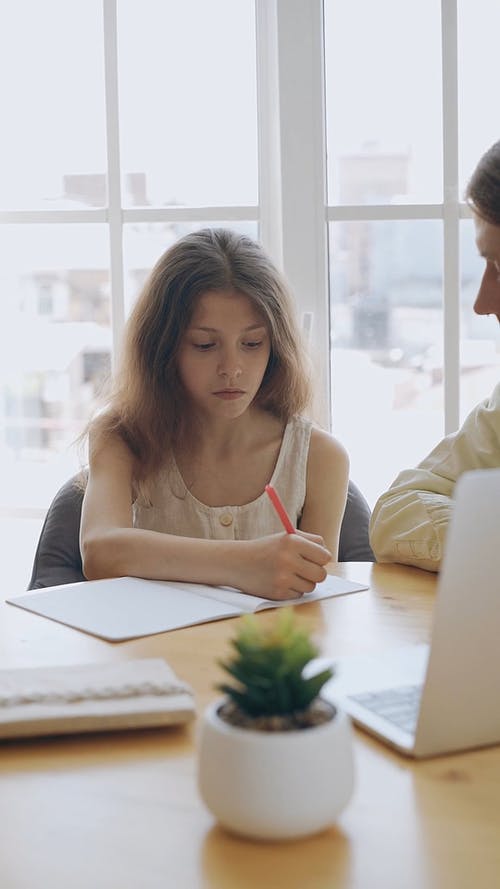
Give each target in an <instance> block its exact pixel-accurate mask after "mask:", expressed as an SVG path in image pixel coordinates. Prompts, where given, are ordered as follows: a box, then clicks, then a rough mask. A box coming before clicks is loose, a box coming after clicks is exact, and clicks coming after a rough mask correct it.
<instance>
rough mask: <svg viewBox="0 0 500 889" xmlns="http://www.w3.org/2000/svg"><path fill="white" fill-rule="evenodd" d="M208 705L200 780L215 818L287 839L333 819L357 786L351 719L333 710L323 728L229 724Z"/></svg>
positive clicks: (247, 831) (246, 831) (260, 835)
mask: <svg viewBox="0 0 500 889" xmlns="http://www.w3.org/2000/svg"><path fill="white" fill-rule="evenodd" d="M222 703H223V701H222V700H218V701H216V702H215V703H214V704H212V705H211V706H209V707H208V709H207V710H206V711H205V714H204V716H203V722H202V726H201V736H200V746H199V760H198V784H199V789H200V793H201V797H202V799H203V801H204V802H205V804H206V805H207V807H208V808H209V809H210V811H211V812H212V814H213V815H215V817H216V818H217V820H218V821H219V822H220V823H221V824H222V825H223V826H224V827H226V828H228V829H229V830H231V831H234V832H235V833H238V834H242V835H244V836H248V837H253V838H255V839H264V840H284V839H294V838H295V837H301V836H306V835H307V834H311V833H316V832H317V831H320V830H323V829H325V828H326V827H328V826H330V825H331V824H333V822H334V821H335V819H336V818H337V816H338V815H339V814H340V812H341V811H342V809H343V808H344V806H345V805H346V804H347V803H348V801H349V799H350V797H351V794H352V790H353V783H354V774H353V752H352V734H351V724H350V720H349V717H348V716H347V714H346V713H344V711H343V710H340V709H339V708H336V711H335V715H334V717H333V718H332V719H331V720H330V721H329V722H326V723H323V724H322V725H318V726H314V727H312V728H307V729H300V730H296V731H283V732H262V731H255V730H253V729H246V728H237V727H235V726H232V725H229V724H228V723H227V722H225V721H224V720H223V719H221V718H220V716H219V715H218V710H219V708H220V706H221V704H222Z"/></svg>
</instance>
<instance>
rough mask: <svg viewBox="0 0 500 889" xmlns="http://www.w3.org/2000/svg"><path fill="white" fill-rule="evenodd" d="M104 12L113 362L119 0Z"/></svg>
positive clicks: (120, 287)
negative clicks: (117, 4)
mask: <svg viewBox="0 0 500 889" xmlns="http://www.w3.org/2000/svg"><path fill="white" fill-rule="evenodd" d="M103 14H104V77H105V90H106V144H107V182H108V224H109V250H110V280H111V324H112V337H113V363H116V360H117V357H118V354H119V350H120V344H121V339H122V334H123V326H124V323H125V297H124V274H123V219H122V201H121V171H120V129H119V106H118V33H117V12H116V0H103Z"/></svg>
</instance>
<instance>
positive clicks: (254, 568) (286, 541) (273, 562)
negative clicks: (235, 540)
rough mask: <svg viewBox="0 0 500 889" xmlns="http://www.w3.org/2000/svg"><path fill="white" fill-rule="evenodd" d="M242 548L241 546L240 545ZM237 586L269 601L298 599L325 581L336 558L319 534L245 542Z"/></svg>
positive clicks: (278, 536)
mask: <svg viewBox="0 0 500 889" xmlns="http://www.w3.org/2000/svg"><path fill="white" fill-rule="evenodd" d="M240 545H241V543H240ZM245 547H246V553H245V556H244V557H243V559H241V561H240V565H239V568H240V570H239V574H240V575H241V576H240V577H239V578H237V580H238V582H237V584H235V586H237V587H238V589H240V590H242V591H243V592H244V593H250V594H251V595H254V596H262V597H263V598H266V599H274V600H281V599H298V598H300V596H302V595H303V594H304V593H311V592H312V591H313V590H314V588H315V586H316V584H317V583H320V582H321V581H322V580H324V579H325V577H326V575H327V572H326V570H325V567H324V566H325V565H326V564H327V562H329V561H331V558H332V555H331V553H330V552H329V550H328V549H326V547H325V544H324V541H323V538H322V537H319V536H318V535H317V534H308V533H305V532H303V531H296V532H295V534H286V533H280V534H272V535H270V536H268V537H259V538H258V539H257V540H248V541H245Z"/></svg>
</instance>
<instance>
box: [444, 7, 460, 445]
mask: <svg viewBox="0 0 500 889" xmlns="http://www.w3.org/2000/svg"><path fill="white" fill-rule="evenodd" d="M441 33H442V76H443V190H444V203H443V219H444V222H443V225H444V232H443V250H444V256H443V292H444V335H443V336H444V392H445V396H444V402H445V404H444V408H445V411H444V413H445V432H446V433H449V432H452V431H454V430H455V429H457V428H458V425H459V419H460V256H459V249H460V205H459V195H458V29H457V2H456V0H442V3H441Z"/></svg>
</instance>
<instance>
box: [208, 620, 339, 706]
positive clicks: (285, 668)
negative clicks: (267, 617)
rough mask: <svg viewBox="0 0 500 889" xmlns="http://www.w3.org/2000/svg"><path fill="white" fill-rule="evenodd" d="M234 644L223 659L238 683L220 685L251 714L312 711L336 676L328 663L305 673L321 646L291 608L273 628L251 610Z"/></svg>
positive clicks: (223, 665)
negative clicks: (229, 653) (231, 652)
mask: <svg viewBox="0 0 500 889" xmlns="http://www.w3.org/2000/svg"><path fill="white" fill-rule="evenodd" d="M231 644H232V646H233V648H234V650H235V654H234V656H233V657H232V658H231V659H229V660H227V661H220V662H219V664H220V666H221V667H222V668H223V669H224V670H225V671H226V672H227V673H229V674H230V675H231V676H232V677H233V678H234V679H236V680H237V685H236V686H233V685H227V684H226V683H224V684H221V685H218V686H217V687H218V689H219V691H223V692H224V693H225V694H226V695H228V697H229V698H230V699H231V700H232V701H233V703H234V704H235V705H236V706H237V707H238V708H239V709H240V710H241V711H243V712H244V713H245V714H247V715H248V716H251V717H259V716H274V715H284V714H291V713H294V712H297V711H301V710H306V709H307V707H309V705H310V704H311V703H312V701H314V699H315V698H316V697H317V696H318V694H319V691H320V689H321V688H322V686H323V685H324V684H325V682H327V681H328V679H330V678H331V677H332V676H333V670H332V669H331V668H327V669H325V670H322V671H321V672H320V673H316V674H315V675H314V676H309V677H308V678H307V679H306V678H304V676H303V671H304V667H305V666H306V664H308V663H309V661H311V660H312V659H313V658H314V657H316V656H317V655H318V650H317V648H316V646H315V645H314V644H313V643H312V641H311V639H310V638H309V636H308V634H307V633H306V632H305V631H304V630H302V629H300V628H299V627H298V626H297V624H296V621H295V618H294V614H293V611H292V609H290V608H286V609H283V610H282V611H280V613H279V615H278V618H277V620H276V621H275V622H274V624H273V625H272V626H270V627H266V626H264V627H263V626H261V625H260V624H259V622H258V620H257V619H256V618H255V617H254V616H253V615H245V617H243V618H242V619H241V622H240V629H239V631H238V633H237V635H236V637H235V638H234V639H232V640H231Z"/></svg>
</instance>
